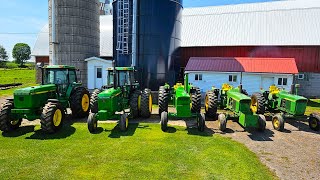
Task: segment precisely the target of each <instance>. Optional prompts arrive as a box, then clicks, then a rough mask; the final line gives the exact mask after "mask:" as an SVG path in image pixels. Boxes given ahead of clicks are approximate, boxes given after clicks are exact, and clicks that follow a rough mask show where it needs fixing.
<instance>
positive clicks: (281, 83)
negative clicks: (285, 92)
mask: <svg viewBox="0 0 320 180" xmlns="http://www.w3.org/2000/svg"><path fill="white" fill-rule="evenodd" d="M278 85H279V86H286V85H288V78H279V79H278Z"/></svg>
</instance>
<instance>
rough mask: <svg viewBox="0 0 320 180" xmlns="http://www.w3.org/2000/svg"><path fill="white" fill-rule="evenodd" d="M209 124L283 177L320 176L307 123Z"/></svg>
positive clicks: (316, 146)
mask: <svg viewBox="0 0 320 180" xmlns="http://www.w3.org/2000/svg"><path fill="white" fill-rule="evenodd" d="M3 101H4V99H3V98H0V103H2V102H3ZM157 111H158V109H153V114H154V115H152V117H151V118H150V119H148V120H143V122H152V123H159V121H160V118H159V116H158V115H156V114H157ZM79 121H80V122H85V121H86V119H82V120H79ZM113 122H115V121H113ZM137 122H141V120H140V121H137ZM131 123H135V121H131ZM26 124H39V121H34V122H29V121H23V124H22V125H26ZM169 124H170V125H178V126H188V127H189V126H195V122H194V121H190V120H187V121H183V120H173V121H169ZM206 126H207V128H206V132H207V133H210V134H212V135H215V134H220V135H222V136H226V137H230V138H232V139H233V140H235V141H238V142H240V143H243V144H244V145H246V146H247V147H248V148H249V149H250V150H251V151H253V152H254V153H256V154H257V155H258V157H259V158H260V160H261V162H262V163H264V164H266V165H267V166H268V167H269V168H270V169H271V170H272V171H274V172H275V174H276V175H277V176H278V177H280V179H285V180H287V179H288V180H291V179H319V177H320V132H315V131H312V130H310V129H309V126H308V124H307V122H303V121H295V120H288V121H287V123H286V124H285V131H284V132H278V131H275V130H273V127H272V124H271V122H270V121H267V129H266V131H265V132H263V133H262V132H258V131H256V130H254V129H247V130H244V129H243V128H242V127H241V126H240V125H239V124H238V123H237V122H233V121H231V120H229V121H228V123H227V131H226V133H223V132H220V131H219V130H218V122H217V121H207V122H206Z"/></svg>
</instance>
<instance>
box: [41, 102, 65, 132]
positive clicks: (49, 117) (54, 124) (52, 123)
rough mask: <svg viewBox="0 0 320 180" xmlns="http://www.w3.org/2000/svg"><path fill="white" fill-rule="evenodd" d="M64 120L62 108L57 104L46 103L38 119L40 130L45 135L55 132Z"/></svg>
mask: <svg viewBox="0 0 320 180" xmlns="http://www.w3.org/2000/svg"><path fill="white" fill-rule="evenodd" d="M64 118H65V111H64V108H63V107H62V106H61V105H60V104H59V103H53V102H48V103H47V104H46V105H45V106H44V108H43V110H42V114H41V117H40V122H41V129H42V131H44V132H46V133H55V132H57V131H58V130H59V129H60V128H61V127H62V124H63V121H64Z"/></svg>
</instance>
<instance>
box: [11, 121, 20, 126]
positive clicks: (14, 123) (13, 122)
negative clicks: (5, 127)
mask: <svg viewBox="0 0 320 180" xmlns="http://www.w3.org/2000/svg"><path fill="white" fill-rule="evenodd" d="M19 121H20V120H19V119H18V120H14V121H11V122H10V123H11V125H13V126H15V125H17V124H18V123H19Z"/></svg>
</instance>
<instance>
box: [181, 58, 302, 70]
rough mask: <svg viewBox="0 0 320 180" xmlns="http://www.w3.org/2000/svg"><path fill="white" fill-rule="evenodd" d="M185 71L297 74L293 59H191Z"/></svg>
mask: <svg viewBox="0 0 320 180" xmlns="http://www.w3.org/2000/svg"><path fill="white" fill-rule="evenodd" d="M185 71H213V72H249V73H279V74H298V68H297V64H296V61H295V59H294V58H242V57H235V58H224V57H222V58H221V57H192V58H190V60H189V62H188V64H187V67H186V69H185Z"/></svg>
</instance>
